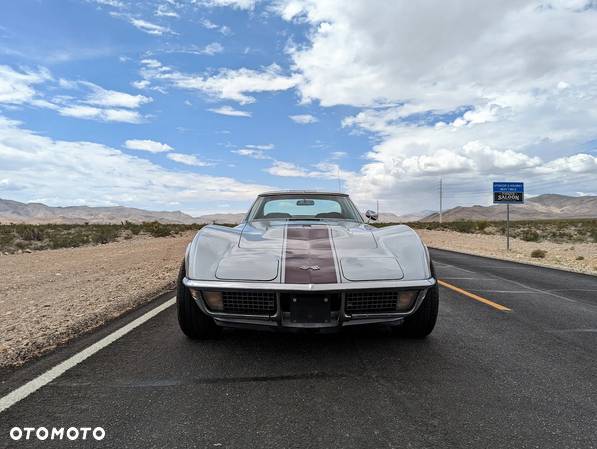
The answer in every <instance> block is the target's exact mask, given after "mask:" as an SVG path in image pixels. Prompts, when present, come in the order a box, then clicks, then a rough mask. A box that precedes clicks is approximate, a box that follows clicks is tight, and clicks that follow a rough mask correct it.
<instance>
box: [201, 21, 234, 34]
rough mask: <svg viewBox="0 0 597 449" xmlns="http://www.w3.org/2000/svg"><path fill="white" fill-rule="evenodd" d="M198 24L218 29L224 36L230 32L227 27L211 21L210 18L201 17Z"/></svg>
mask: <svg viewBox="0 0 597 449" xmlns="http://www.w3.org/2000/svg"><path fill="white" fill-rule="evenodd" d="M199 24H200V25H201V26H202V27H203V28H206V29H208V30H216V29H217V30H218V32H219V33H222V34H223V35H224V36H228V35H230V34H231V33H232V30H231V29H230V28H229V27H227V26H226V25H222V26H220V25H218V24H216V23H213V22H212V21H211V20H209V19H206V18H203V19H201V20H200V21H199Z"/></svg>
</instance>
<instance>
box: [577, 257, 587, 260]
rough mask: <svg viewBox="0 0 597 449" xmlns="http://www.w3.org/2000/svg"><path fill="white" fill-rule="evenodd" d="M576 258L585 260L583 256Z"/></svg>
mask: <svg viewBox="0 0 597 449" xmlns="http://www.w3.org/2000/svg"><path fill="white" fill-rule="evenodd" d="M576 260H585V258H584V257H583V256H578V257H577V258H576Z"/></svg>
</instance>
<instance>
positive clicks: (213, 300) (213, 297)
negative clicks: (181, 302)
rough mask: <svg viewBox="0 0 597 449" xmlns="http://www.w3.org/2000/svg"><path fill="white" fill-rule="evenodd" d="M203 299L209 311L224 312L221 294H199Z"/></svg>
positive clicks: (204, 292)
mask: <svg viewBox="0 0 597 449" xmlns="http://www.w3.org/2000/svg"><path fill="white" fill-rule="evenodd" d="M201 294H202V295H203V299H204V300H205V303H206V304H207V307H209V310H214V311H222V310H224V298H223V297H222V292H206V291H203V292H201Z"/></svg>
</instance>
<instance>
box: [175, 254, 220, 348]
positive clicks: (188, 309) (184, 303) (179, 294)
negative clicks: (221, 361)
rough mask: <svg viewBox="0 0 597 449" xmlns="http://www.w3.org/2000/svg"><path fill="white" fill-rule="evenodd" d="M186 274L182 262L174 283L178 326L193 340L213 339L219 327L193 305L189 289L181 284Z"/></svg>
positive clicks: (218, 331) (193, 301)
mask: <svg viewBox="0 0 597 449" xmlns="http://www.w3.org/2000/svg"><path fill="white" fill-rule="evenodd" d="M185 274H186V269H185V263H184V260H183V261H182V265H181V266H180V271H179V272H178V280H177V282H176V310H177V313H178V324H179V325H180V328H181V329H182V331H183V333H184V334H185V335H186V336H187V337H189V338H192V339H194V340H204V339H208V338H214V337H216V336H217V335H218V334H219V333H220V327H219V326H218V325H217V324H216V323H214V320H213V319H212V318H210V317H209V316H207V315H205V314H204V313H203V312H202V311H201V309H199V307H198V306H197V304H195V300H194V299H193V297H192V296H191V292H190V291H189V289H188V288H187V287H186V286H185V285H184V284H183V283H182V280H183V279H184V277H185Z"/></svg>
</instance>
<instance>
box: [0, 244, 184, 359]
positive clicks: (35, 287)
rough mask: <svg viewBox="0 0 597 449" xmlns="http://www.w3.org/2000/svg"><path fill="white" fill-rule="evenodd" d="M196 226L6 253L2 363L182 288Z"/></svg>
mask: <svg viewBox="0 0 597 449" xmlns="http://www.w3.org/2000/svg"><path fill="white" fill-rule="evenodd" d="M194 235H195V232H187V233H184V234H182V235H180V236H176V237H162V238H152V237H139V238H135V239H133V240H126V241H122V242H115V243H109V244H106V245H101V246H91V247H81V248H69V249H59V250H49V251H37V252H34V253H31V254H18V255H10V256H2V257H0V366H2V367H10V366H18V365H21V364H23V363H24V362H26V361H27V360H30V359H32V358H34V357H37V356H39V355H41V354H43V353H45V352H47V351H49V350H51V349H52V348H55V347H56V346H59V345H62V344H64V343H65V342H67V341H68V340H70V339H72V338H74V337H75V336H78V335H81V334H83V333H86V332H89V331H91V330H92V329H94V328H96V327H98V326H100V325H102V324H103V323H105V322H107V321H109V320H111V319H114V318H116V317H117V316H119V315H122V314H123V313H124V312H126V311H128V310H130V309H132V308H134V307H136V306H138V305H140V304H142V303H144V302H146V301H147V300H149V299H152V298H154V297H156V296H157V295H159V294H160V293H163V292H164V291H166V290H168V289H171V288H173V287H174V280H175V279H176V274H177V272H178V268H179V266H180V262H181V260H182V258H183V257H184V251H185V248H186V245H187V243H188V242H190V241H191V239H192V238H193V236H194Z"/></svg>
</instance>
